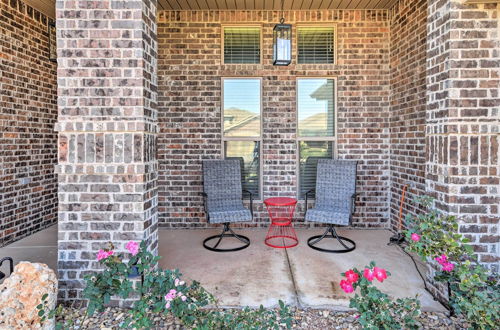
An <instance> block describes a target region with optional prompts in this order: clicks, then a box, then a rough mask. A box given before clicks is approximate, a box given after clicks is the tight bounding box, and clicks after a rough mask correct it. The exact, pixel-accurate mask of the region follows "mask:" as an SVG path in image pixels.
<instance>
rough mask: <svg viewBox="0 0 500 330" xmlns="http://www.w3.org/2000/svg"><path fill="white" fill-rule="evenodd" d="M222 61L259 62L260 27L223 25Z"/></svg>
mask: <svg viewBox="0 0 500 330" xmlns="http://www.w3.org/2000/svg"><path fill="white" fill-rule="evenodd" d="M224 63H225V64H259V63H260V28H258V27H249V26H239V27H224Z"/></svg>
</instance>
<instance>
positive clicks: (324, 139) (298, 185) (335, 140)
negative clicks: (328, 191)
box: [295, 76, 338, 201]
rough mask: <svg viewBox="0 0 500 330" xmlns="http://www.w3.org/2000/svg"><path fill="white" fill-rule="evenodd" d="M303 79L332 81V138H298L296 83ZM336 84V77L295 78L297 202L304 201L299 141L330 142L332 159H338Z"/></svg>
mask: <svg viewBox="0 0 500 330" xmlns="http://www.w3.org/2000/svg"><path fill="white" fill-rule="evenodd" d="M304 79H331V80H333V84H334V88H333V97H334V100H335V102H334V104H333V111H334V114H333V115H334V116H333V118H334V131H333V136H318V137H315V136H304V137H301V136H299V83H298V81H299V80H304ZM337 82H338V79H337V77H336V76H334V77H332V76H297V77H295V112H296V116H295V120H296V122H295V128H296V141H295V145H296V148H295V150H296V162H297V166H296V169H295V171H296V176H297V200H298V201H303V200H305V198H303V197H301V196H300V142H301V141H319V142H330V143H332V146H333V154H332V159H337V158H338V148H337V142H338V138H337V136H338V132H337V128H338V121H337V118H338V111H337V109H338V99H337V95H338V94H337V89H338V86H337ZM315 198H316V197H313V198H309V200H314V199H315Z"/></svg>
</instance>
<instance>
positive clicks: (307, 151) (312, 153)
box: [299, 141, 333, 199]
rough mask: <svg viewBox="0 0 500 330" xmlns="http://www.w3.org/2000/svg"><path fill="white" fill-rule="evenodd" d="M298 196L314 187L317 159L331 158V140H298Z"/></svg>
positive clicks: (303, 195) (303, 196)
mask: <svg viewBox="0 0 500 330" xmlns="http://www.w3.org/2000/svg"><path fill="white" fill-rule="evenodd" d="M299 158H300V159H299V165H300V166H299V170H300V173H299V180H300V198H301V199H303V198H305V193H306V192H308V191H309V190H311V189H315V188H316V168H317V165H318V160H320V159H331V158H333V141H300V142H299Z"/></svg>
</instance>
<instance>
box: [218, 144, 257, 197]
mask: <svg viewBox="0 0 500 330" xmlns="http://www.w3.org/2000/svg"><path fill="white" fill-rule="evenodd" d="M224 151H225V155H224V156H225V158H226V159H238V160H239V161H240V162H241V173H242V174H241V181H242V185H243V189H247V190H249V191H250V192H252V194H253V197H254V198H259V197H260V196H259V181H260V177H259V176H260V142H258V141H225V142H224Z"/></svg>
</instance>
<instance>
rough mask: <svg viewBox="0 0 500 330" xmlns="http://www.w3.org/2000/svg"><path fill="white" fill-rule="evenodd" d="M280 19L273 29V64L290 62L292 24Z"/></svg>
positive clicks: (284, 64)
mask: <svg viewBox="0 0 500 330" xmlns="http://www.w3.org/2000/svg"><path fill="white" fill-rule="evenodd" d="M284 22H285V19H284V18H282V19H281V20H280V24H276V25H275V26H274V29H273V41H274V44H273V65H282V66H286V65H289V64H290V63H291V62H292V25H291V24H284Z"/></svg>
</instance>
